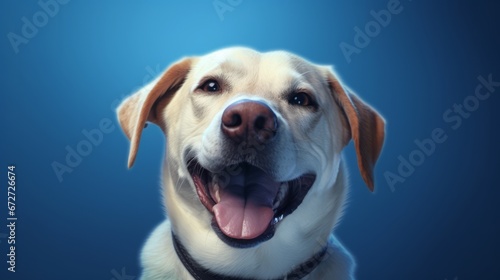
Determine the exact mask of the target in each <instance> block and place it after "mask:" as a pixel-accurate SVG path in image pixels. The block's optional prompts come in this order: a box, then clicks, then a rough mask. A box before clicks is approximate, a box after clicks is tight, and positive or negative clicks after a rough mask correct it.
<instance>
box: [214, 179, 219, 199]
mask: <svg viewBox="0 0 500 280" xmlns="http://www.w3.org/2000/svg"><path fill="white" fill-rule="evenodd" d="M214 193H215V202H217V203H219V202H220V190H219V184H215V185H214Z"/></svg>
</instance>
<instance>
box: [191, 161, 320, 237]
mask: <svg viewBox="0 0 500 280" xmlns="http://www.w3.org/2000/svg"><path fill="white" fill-rule="evenodd" d="M188 162H189V164H188V170H189V173H190V174H191V177H192V178H193V182H194V184H195V186H196V192H197V193H198V197H199V199H200V201H201V203H202V204H203V205H204V206H205V207H206V208H207V209H208V211H210V212H211V213H212V214H213V215H214V219H213V220H212V227H213V228H214V230H215V232H216V233H217V234H218V236H219V238H221V239H222V240H223V241H224V242H225V243H227V244H229V245H231V246H233V247H251V246H255V245H257V244H259V243H260V242H263V241H266V240H269V239H270V238H271V237H273V235H274V230H275V226H276V224H277V223H279V222H280V221H281V220H282V219H283V218H284V217H286V216H287V215H289V214H291V213H292V212H293V211H294V210H295V209H296V208H297V207H298V206H299V205H300V204H301V203H302V200H303V199H304V197H305V196H306V194H307V192H308V191H309V189H310V188H311V186H312V185H313V183H314V180H315V179H316V176H315V175H313V174H304V175H302V176H299V177H297V178H296V179H294V180H291V181H287V182H276V181H274V180H272V178H271V176H270V175H269V174H267V173H266V172H265V171H263V170H262V169H260V168H258V167H256V166H253V165H251V164H249V163H240V164H237V165H231V166H228V167H226V168H225V169H224V170H223V171H222V172H220V173H212V172H210V171H208V170H207V169H205V168H203V167H202V166H201V165H200V164H199V163H198V162H197V161H196V159H191V160H190V161H188Z"/></svg>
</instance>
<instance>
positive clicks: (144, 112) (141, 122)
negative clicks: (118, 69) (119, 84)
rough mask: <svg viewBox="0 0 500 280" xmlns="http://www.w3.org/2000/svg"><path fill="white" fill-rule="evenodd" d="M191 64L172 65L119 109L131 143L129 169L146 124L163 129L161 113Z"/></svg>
mask: <svg viewBox="0 0 500 280" xmlns="http://www.w3.org/2000/svg"><path fill="white" fill-rule="evenodd" d="M191 64H192V59H191V58H186V59H184V60H181V61H179V62H177V63H175V64H173V65H172V66H170V67H169V68H168V69H167V70H166V71H165V72H164V73H163V75H162V76H161V77H160V78H158V79H156V80H155V81H153V82H152V83H150V84H149V85H147V86H145V87H144V88H142V89H140V90H139V91H138V92H136V93H134V94H132V95H131V96H129V97H128V98H126V99H125V100H124V101H123V102H122V103H121V104H120V106H118V109H117V113H118V120H119V121H120V126H121V127H122V129H123V131H124V132H125V134H126V135H127V137H128V139H129V140H130V152H129V157H128V167H129V168H130V167H132V165H133V164H134V161H135V157H136V154H137V150H138V148H139V142H140V140H141V134H142V129H143V128H144V126H145V125H146V121H150V122H153V123H155V124H157V125H159V126H160V127H162V128H164V125H165V124H163V121H162V118H161V111H162V109H163V108H164V107H165V106H166V105H167V104H168V102H170V100H171V99H172V97H173V95H174V93H175V92H176V91H177V90H178V89H179V88H180V87H181V86H182V84H183V82H184V80H185V79H186V76H187V74H188V72H189V70H190V69H191Z"/></svg>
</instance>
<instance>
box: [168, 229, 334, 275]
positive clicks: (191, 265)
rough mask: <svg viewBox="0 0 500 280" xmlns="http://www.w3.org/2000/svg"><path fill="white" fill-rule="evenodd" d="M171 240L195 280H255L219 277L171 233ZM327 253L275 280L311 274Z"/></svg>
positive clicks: (322, 253) (323, 251)
mask: <svg viewBox="0 0 500 280" xmlns="http://www.w3.org/2000/svg"><path fill="white" fill-rule="evenodd" d="M172 240H173V243H174V248H175V252H176V253H177V256H178V257H179V259H180V260H181V262H182V264H183V265H184V267H185V268H186V269H187V270H188V271H189V273H190V274H191V276H193V277H194V279H196V280H255V279H251V278H241V277H233V276H225V275H220V274H217V273H214V272H211V271H210V270H208V269H206V268H204V267H202V266H201V265H200V264H198V263H197V262H196V261H195V260H194V259H193V258H192V257H191V255H190V254H189V252H188V251H187V250H186V248H185V247H184V246H183V245H182V243H181V242H180V241H179V239H178V238H177V236H175V234H174V233H173V232H172ZM326 251H327V246H325V247H324V248H323V249H321V251H319V252H318V253H316V254H314V255H313V256H312V257H311V258H309V259H308V260H307V261H305V262H303V263H301V264H300V265H298V266H296V267H295V268H294V269H293V270H292V271H291V272H289V273H288V274H287V275H285V276H283V278H277V279H275V280H281V279H285V280H299V279H302V278H303V277H305V276H307V275H308V274H309V273H311V272H312V271H313V270H314V269H315V268H316V267H317V266H318V265H319V264H320V263H321V261H322V260H323V259H324V257H325V255H326Z"/></svg>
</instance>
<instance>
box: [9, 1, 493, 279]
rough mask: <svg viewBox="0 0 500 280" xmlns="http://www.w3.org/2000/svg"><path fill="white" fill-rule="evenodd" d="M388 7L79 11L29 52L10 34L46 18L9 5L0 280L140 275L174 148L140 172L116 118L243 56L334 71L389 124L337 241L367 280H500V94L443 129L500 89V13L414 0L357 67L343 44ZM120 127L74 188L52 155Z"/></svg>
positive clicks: (467, 4)
mask: <svg viewBox="0 0 500 280" xmlns="http://www.w3.org/2000/svg"><path fill="white" fill-rule="evenodd" d="M223 2H225V1H223ZM438 2H439V3H438ZM490 2H491V3H490ZM387 3H388V0H376V1H374V0H372V1H368V0H366V1H364V0H350V1H335V2H334V1H329V2H328V1H318V2H313V1H277V0H273V1H259V2H257V1H247V0H244V1H243V2H242V3H241V4H240V5H237V6H235V7H234V8H233V9H232V10H231V11H227V12H225V13H224V14H223V18H221V17H219V15H218V14H217V12H216V10H215V8H214V6H213V1H211V0H210V1H208V0H205V1H194V0H188V1H159V0H158V1H69V3H67V4H64V5H62V4H61V5H59V9H60V10H59V11H58V13H57V14H56V15H54V16H53V17H50V18H49V19H48V22H47V23H46V25H44V26H43V27H40V28H38V31H37V32H36V34H35V35H34V37H33V38H30V39H29V40H28V43H27V44H21V45H19V47H18V48H19V51H18V53H16V52H15V50H14V48H13V46H12V45H11V43H10V42H9V39H8V37H7V36H8V33H9V32H14V33H16V34H18V35H21V34H22V30H21V29H22V27H23V24H24V23H23V21H22V20H21V19H22V17H26V18H27V19H28V20H30V21H31V22H33V15H34V14H35V13H36V12H38V11H40V10H42V8H41V7H40V6H39V4H37V2H36V1H13V0H10V1H2V4H0V5H1V8H0V21H1V27H0V28H1V32H0V34H2V36H3V37H2V38H3V39H1V40H0V55H1V70H2V72H1V73H2V74H1V75H0V81H1V87H2V92H1V96H2V98H1V99H0V112H1V120H2V121H1V123H0V131H1V137H0V141H1V145H0V182H3V183H2V184H3V187H2V188H1V191H0V192H1V193H0V279H56V280H57V279H116V280H120V279H129V280H131V279H134V278H135V277H134V276H137V275H139V272H140V270H139V266H138V255H139V251H140V248H141V245H142V243H143V242H144V240H145V238H146V237H147V235H148V234H149V233H150V232H151V230H152V229H153V227H154V226H155V225H156V224H158V223H159V222H160V221H161V220H162V219H163V213H162V206H161V201H160V195H159V194H160V191H159V178H160V165H161V160H162V158H163V153H164V147H163V146H164V141H165V139H164V137H163V135H162V133H161V131H160V129H158V128H157V127H153V126H150V127H149V128H148V129H146V130H145V133H144V135H143V139H142V143H141V149H140V152H139V154H138V158H137V161H136V164H135V166H134V167H133V168H132V169H131V170H127V168H126V160H127V153H128V141H127V139H126V138H125V136H124V135H123V133H122V132H121V130H120V128H119V126H118V124H117V121H116V117H115V113H114V107H115V106H116V104H117V102H118V101H119V100H121V99H122V98H123V97H124V96H126V95H128V94H130V93H131V92H133V91H134V90H136V89H138V88H139V87H140V86H142V85H144V83H145V82H146V81H149V80H151V78H152V77H153V76H154V75H157V74H159V72H160V71H161V69H163V68H164V67H166V66H168V65H169V64H170V63H172V62H173V61H176V60H177V59H179V58H181V57H183V56H187V55H192V54H194V55H200V54H205V53H208V52H210V51H213V50H216V49H219V48H222V47H225V46H232V45H245V46H249V47H252V48H255V49H257V50H260V51H267V50H275V49H286V50H289V51H292V52H294V53H297V54H298V55H301V56H303V57H305V58H308V59H309V60H311V61H313V62H317V63H321V64H333V65H335V68H336V70H337V71H338V72H339V73H340V74H341V76H342V78H343V80H344V81H345V82H346V84H348V85H349V86H350V87H351V88H353V89H354V90H355V91H356V92H357V93H358V94H359V95H360V96H362V98H363V99H365V100H366V101H367V102H368V103H370V104H372V105H373V106H374V107H376V108H377V109H378V110H379V111H380V112H381V113H382V114H383V115H384V117H385V118H386V120H387V122H388V125H387V138H386V142H385V147H384V150H383V153H382V155H381V158H380V160H379V162H378V163H377V168H376V176H377V181H376V183H377V184H376V191H375V192H374V193H370V192H369V191H368V189H367V188H366V187H365V185H364V184H363V182H362V180H361V178H360V176H359V172H358V169H357V166H356V159H355V154H354V151H353V147H352V145H350V146H348V148H347V150H346V152H345V157H346V159H347V162H348V166H349V169H350V174H351V185H352V186H351V196H350V203H349V207H348V208H347V211H346V214H345V216H344V219H343V221H342V223H341V224H340V225H339V227H338V228H337V230H336V233H337V235H338V236H339V238H340V239H341V240H342V242H343V243H344V244H345V246H346V247H347V248H348V249H349V250H350V251H351V252H352V254H353V255H354V256H355V257H356V260H357V264H358V268H357V272H356V275H357V277H358V279H384V280H387V279H397V280H399V279H407V280H409V279H418V280H421V279H439V280H442V279H460V280H462V279H500V265H499V264H498V262H499V261H500V238H499V236H500V226H499V222H500V206H499V204H500V203H499V197H500V196H499V195H500V188H499V181H498V174H499V167H500V160H499V158H500V148H499V145H498V144H499V143H500V137H499V133H498V129H499V128H500V126H499V116H500V113H499V111H498V107H499V105H500V96H499V95H500V88H497V89H496V91H495V92H494V93H492V94H491V96H490V97H489V98H488V99H487V100H484V101H481V102H480V104H479V107H478V109H477V110H475V111H474V112H471V114H470V117H469V118H467V119H463V122H462V123H461V126H460V127H458V128H457V129H456V130H453V129H452V128H451V125H450V123H447V122H445V121H444V120H443V113H444V112H445V111H446V110H448V109H450V108H452V106H453V104H455V103H457V104H461V103H463V101H464V100H465V98H466V97H468V96H470V95H473V94H474V90H475V88H476V86H477V85H478V84H479V82H478V79H477V77H478V76H480V75H482V76H483V77H487V76H488V75H489V74H491V75H492V77H493V80H496V81H499V80H500V64H499V62H500V55H499V52H498V50H500V33H499V32H498V30H499V27H500V26H499V21H498V20H497V19H496V17H497V16H498V11H499V9H498V6H497V5H495V4H494V3H493V1H474V2H473V1H430V0H429V1H425V0H419V1H416V0H414V1H408V0H404V1H403V0H402V1H401V5H402V7H403V10H402V11H401V13H399V14H397V15H393V16H392V18H391V22H390V23H389V24H388V25H387V27H384V28H382V29H381V31H380V33H379V34H378V35H377V36H375V37H374V38H371V41H370V42H369V44H368V45H367V46H366V47H364V48H361V49H360V52H359V53H357V54H353V55H352V56H351V59H352V60H351V62H350V63H348V62H347V60H346V58H345V57H344V55H343V53H342V51H341V49H340V48H339V44H340V43H341V42H346V43H349V44H351V45H353V44H354V35H355V31H354V28H355V27H356V26H358V27H360V28H362V29H363V28H364V27H365V25H366V24H367V23H369V22H370V21H371V20H373V17H372V16H371V15H370V11H371V10H375V11H379V10H381V9H386V6H387ZM495 109H496V110H495ZM103 119H110V120H112V122H113V128H114V130H113V131H112V132H110V133H106V134H104V136H103V139H102V143H100V144H99V145H97V146H93V147H92V151H91V152H90V153H89V155H88V156H85V157H83V158H82V160H81V162H80V163H79V164H78V166H76V167H75V168H72V172H71V173H65V174H64V175H63V177H62V179H63V180H62V182H60V181H59V180H58V178H57V176H56V174H55V173H54V171H53V168H52V164H53V162H59V163H61V164H65V157H66V155H67V150H66V147H67V146H69V147H71V148H73V149H75V148H76V146H77V145H78V143H80V142H82V141H83V140H85V139H86V138H85V136H84V135H83V134H82V130H84V129H85V130H92V129H98V128H99V123H100V122H101V121H102V120H103ZM435 128H442V129H443V130H444V131H445V133H446V135H447V136H448V138H447V140H446V141H445V142H444V143H442V144H437V145H436V149H435V151H434V152H433V153H432V154H431V155H430V156H428V157H426V158H425V161H424V163H423V164H421V165H420V166H417V167H416V168H415V171H414V172H413V174H411V175H410V176H408V177H406V178H404V182H399V183H396V184H395V185H394V189H391V188H390V187H389V184H388V182H387V181H386V179H385V178H384V173H385V172H392V173H394V174H397V173H398V170H397V169H398V165H399V164H400V160H399V159H398V157H399V156H400V155H401V156H402V157H404V158H406V159H408V157H409V154H410V153H411V152H412V151H414V150H416V149H417V146H416V145H415V143H414V141H415V140H416V139H420V140H422V139H425V138H429V137H430V136H431V132H432V130H433V129H435ZM9 164H15V165H16V166H17V167H16V173H17V186H18V187H17V200H16V202H17V212H16V213H17V217H18V221H17V228H16V231H17V236H16V237H17V250H16V254H17V263H16V270H17V272H16V273H15V274H13V273H7V270H6V269H7V264H6V263H5V261H6V258H7V257H6V254H7V239H6V236H5V234H6V233H7V230H6V227H5V225H4V223H6V216H7V205H6V201H7V187H6V180H7V178H6V177H7V174H6V173H7V165H9ZM1 177H4V178H3V179H2V178H1ZM125 276H130V277H128V278H127V277H125Z"/></svg>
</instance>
